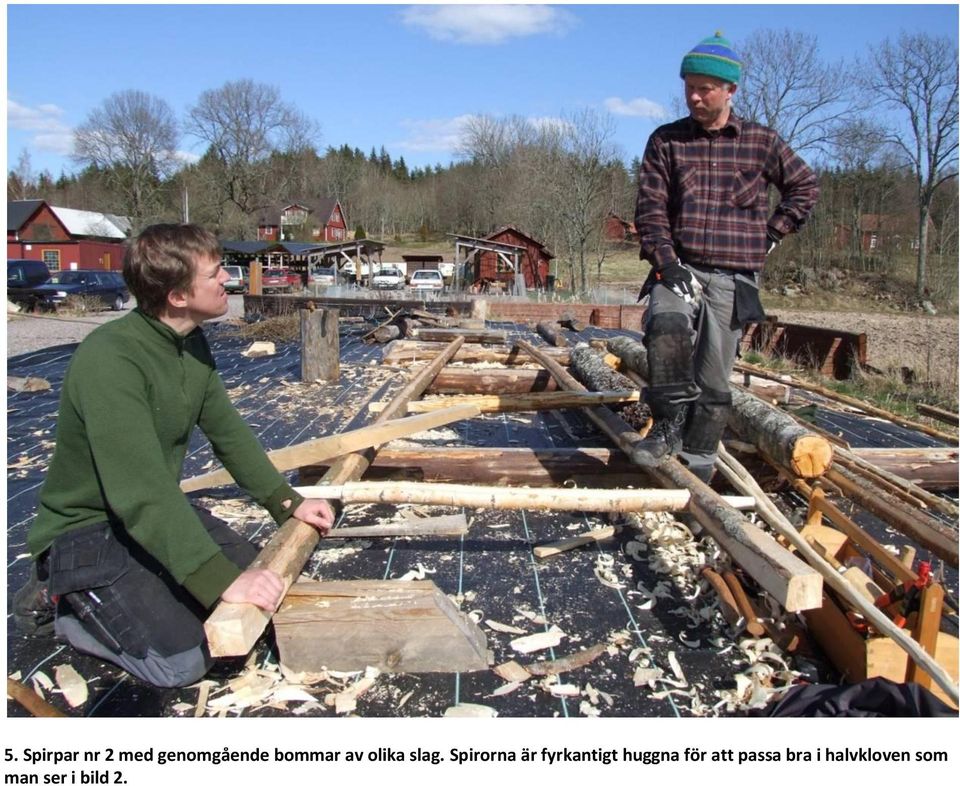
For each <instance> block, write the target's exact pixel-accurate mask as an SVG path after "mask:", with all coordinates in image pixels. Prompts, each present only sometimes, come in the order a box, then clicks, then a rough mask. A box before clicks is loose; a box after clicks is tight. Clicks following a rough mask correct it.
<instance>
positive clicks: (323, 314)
mask: <svg viewBox="0 0 960 786" xmlns="http://www.w3.org/2000/svg"><path fill="white" fill-rule="evenodd" d="M339 322H340V312H339V311H338V310H337V309H316V310H314V309H309V308H302V309H300V379H301V380H303V381H304V382H320V381H323V382H333V381H336V380H338V379H340V327H339Z"/></svg>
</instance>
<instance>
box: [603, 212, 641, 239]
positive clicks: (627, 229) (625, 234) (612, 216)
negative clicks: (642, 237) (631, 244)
mask: <svg viewBox="0 0 960 786" xmlns="http://www.w3.org/2000/svg"><path fill="white" fill-rule="evenodd" d="M603 236H604V237H605V238H606V239H607V240H619V241H630V240H636V239H637V228H636V227H635V226H634V224H633V222H632V221H624V219H622V218H620V216H618V215H617V214H616V213H608V214H607V217H606V219H605V220H604V222H603Z"/></svg>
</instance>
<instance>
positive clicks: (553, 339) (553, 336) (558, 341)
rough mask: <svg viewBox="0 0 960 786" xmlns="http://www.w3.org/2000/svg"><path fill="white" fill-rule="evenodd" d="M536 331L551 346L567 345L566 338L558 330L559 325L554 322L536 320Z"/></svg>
mask: <svg viewBox="0 0 960 786" xmlns="http://www.w3.org/2000/svg"><path fill="white" fill-rule="evenodd" d="M537 333H538V334H539V335H540V337H541V338H542V339H543V340H544V341H546V342H547V343H548V344H549V345H550V346H552V347H565V346H567V339H566V338H565V337H564V336H563V334H562V333H561V332H560V326H559V325H558V324H557V323H556V322H538V323H537Z"/></svg>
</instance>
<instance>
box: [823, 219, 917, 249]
mask: <svg viewBox="0 0 960 786" xmlns="http://www.w3.org/2000/svg"><path fill="white" fill-rule="evenodd" d="M919 223H920V221H919V216H918V214H917V213H916V212H913V214H912V215H911V214H907V213H864V214H863V215H862V216H861V217H860V226H859V228H858V230H855V229H854V227H852V226H849V225H848V224H839V225H838V226H837V227H836V229H835V238H836V246H837V248H842V249H848V248H850V246H851V245H852V244H853V235H854V233H855V232H857V231H858V235H859V237H858V240H859V245H860V250H861V251H863V252H864V253H865V254H875V253H881V252H907V251H916V250H917V248H919V245H920V239H919V237H918V234H917V230H918V224H919ZM927 232H928V236H930V237H932V236H933V221H932V220H931V219H930V217H929V216H928V217H927Z"/></svg>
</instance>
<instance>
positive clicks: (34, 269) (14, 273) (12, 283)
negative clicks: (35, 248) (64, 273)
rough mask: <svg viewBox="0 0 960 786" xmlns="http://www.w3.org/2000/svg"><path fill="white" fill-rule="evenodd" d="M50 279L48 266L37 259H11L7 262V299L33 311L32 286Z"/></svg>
mask: <svg viewBox="0 0 960 786" xmlns="http://www.w3.org/2000/svg"><path fill="white" fill-rule="evenodd" d="M49 280H50V270H49V268H48V267H47V266H46V265H45V264H44V263H43V262H41V261H40V260H39V259H11V260H10V261H9V262H7V300H9V301H10V302H11V303H16V304H17V305H18V306H20V307H21V308H22V309H25V310H27V311H33V309H34V308H36V298H35V297H34V295H33V288H34V287H36V286H38V285H40V284H45V283H46V282H47V281H49Z"/></svg>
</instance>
